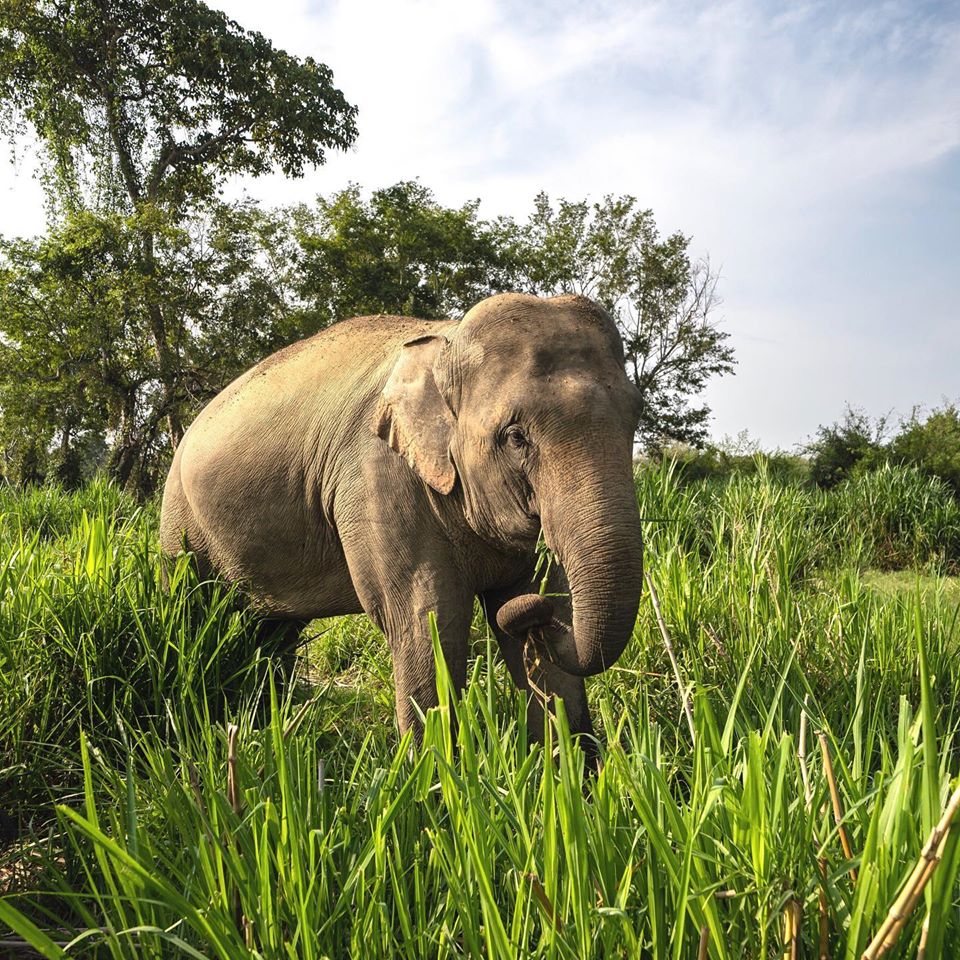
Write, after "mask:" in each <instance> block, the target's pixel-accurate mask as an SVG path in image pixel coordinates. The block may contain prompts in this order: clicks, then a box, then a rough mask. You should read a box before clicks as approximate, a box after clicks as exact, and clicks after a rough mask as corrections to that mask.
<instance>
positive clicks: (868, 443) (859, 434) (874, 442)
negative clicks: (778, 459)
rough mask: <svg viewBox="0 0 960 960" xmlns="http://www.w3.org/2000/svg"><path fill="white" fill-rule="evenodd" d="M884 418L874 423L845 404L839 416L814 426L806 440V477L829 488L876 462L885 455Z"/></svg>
mask: <svg viewBox="0 0 960 960" xmlns="http://www.w3.org/2000/svg"><path fill="white" fill-rule="evenodd" d="M886 427H887V421H886V418H885V417H881V418H880V419H879V420H877V422H876V423H874V422H872V421H871V420H870V418H869V417H868V416H867V414H866V413H864V412H863V411H862V410H857V409H856V408H854V407H850V406H848V407H847V409H846V411H845V412H844V415H843V419H842V420H840V421H838V422H837V423H834V424H831V425H830V426H826V427H825V426H820V427H818V428H817V436H816V439H815V440H813V441H812V442H811V443H809V444H808V445H807V447H806V452H807V454H808V455H809V456H810V478H811V479H812V480H813V482H814V483H815V484H816V485H817V486H818V487H823V488H824V489H829V488H830V487H834V486H836V485H837V484H838V483H840V482H841V481H843V480H846V479H847V478H848V477H850V476H853V475H854V474H855V473H858V472H860V471H862V470H868V469H871V468H872V467H876V466H879V465H880V464H881V463H882V462H883V461H884V460H885V459H886V456H885V452H884V434H885V433H886Z"/></svg>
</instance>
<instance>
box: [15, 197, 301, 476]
mask: <svg viewBox="0 0 960 960" xmlns="http://www.w3.org/2000/svg"><path fill="white" fill-rule="evenodd" d="M151 217H152V222H151V224H150V229H151V231H152V232H153V235H154V241H155V247H156V251H157V262H158V264H159V265H160V266H159V268H158V271H157V273H156V274H155V275H154V277H153V278H152V281H151V282H152V284H153V288H154V289H155V290H157V291H158V292H159V293H160V295H161V296H162V297H163V300H164V312H165V316H166V317H167V318H168V321H169V322H170V327H171V329H173V330H175V331H177V332H178V339H177V340H176V341H175V342H174V343H173V346H174V347H175V349H176V352H177V356H178V358H179V364H180V379H179V386H180V390H181V395H182V399H181V401H180V404H179V409H180V411H181V412H182V414H183V415H184V416H189V415H191V414H192V413H194V412H196V410H198V409H199V407H200V406H201V405H202V404H203V403H205V402H206V401H207V400H209V399H210V398H211V397H212V396H214V395H215V394H216V393H217V392H218V391H219V390H220V389H222V388H223V387H224V386H225V385H226V384H227V383H229V382H230V380H232V379H233V378H234V377H236V376H237V375H238V374H239V373H241V372H242V371H243V370H245V369H246V368H247V367H249V366H250V365H252V364H253V363H255V362H257V361H258V360H260V359H261V358H262V357H263V356H264V355H266V354H268V353H270V352H272V351H273V350H275V349H277V348H278V347H280V346H282V345H284V344H286V343H288V342H290V341H291V340H293V339H297V337H298V336H299V335H300V328H299V325H298V316H299V315H298V301H297V299H296V294H295V292H294V289H293V288H294V284H295V277H294V271H295V269H296V266H295V265H296V261H295V259H293V258H291V257H290V252H291V248H292V247H295V245H296V244H295V241H294V240H293V238H292V235H291V233H290V230H289V222H288V219H287V218H286V217H284V216H282V215H281V214H277V213H268V212H264V211H261V210H259V209H258V208H257V207H255V206H254V205H252V204H249V203H242V204H235V205H224V204H215V205H208V206H207V208H206V209H205V210H204V211H203V212H202V213H197V214H195V215H193V216H192V217H189V218H187V219H184V220H182V221H181V223H180V224H179V225H178V226H172V225H171V224H169V223H166V222H164V221H162V220H160V219H159V218H158V216H157V214H156V212H155V211H154V212H153V213H152V214H151ZM137 220H138V215H137V214H132V215H130V216H124V215H121V214H116V213H114V214H96V213H92V212H90V211H79V212H76V213H71V214H69V215H67V216H66V217H65V218H64V219H63V220H62V221H61V223H60V224H58V225H57V226H56V227H55V228H53V229H52V230H51V231H50V233H49V234H48V235H47V236H46V237H44V238H42V239H40V240H29V241H27V240H20V241H14V242H7V243H3V244H0V449H2V452H3V457H4V460H5V463H6V466H5V472H6V474H7V475H8V476H10V477H11V478H13V479H17V480H24V481H29V480H36V479H41V478H43V477H44V476H55V477H57V478H58V479H60V480H62V481H64V482H67V483H75V482H77V481H78V480H79V479H81V478H82V477H83V476H85V475H87V474H89V472H90V470H91V468H93V467H95V466H96V465H97V463H98V459H97V458H100V459H104V452H105V450H106V448H107V446H108V445H109V454H108V455H107V456H106V458H105V462H104V463H103V465H104V466H105V467H106V468H107V470H108V472H109V473H110V475H111V476H112V477H113V478H114V479H115V480H116V481H117V482H118V483H120V484H122V485H126V484H129V485H130V486H132V487H135V488H137V489H139V490H141V491H148V490H149V489H151V488H152V487H153V486H154V485H155V484H156V482H157V480H158V479H159V476H160V474H161V473H162V470H163V468H164V461H165V460H166V456H165V454H166V453H167V451H168V449H169V445H168V444H167V441H166V436H167V435H166V429H165V422H166V410H167V408H166V405H165V403H164V397H163V393H162V390H161V388H160V376H159V360H158V357H157V354H156V351H155V350H153V349H152V343H151V337H150V323H151V320H150V311H149V300H148V298H147V294H146V284H145V283H144V277H143V274H142V272H141V269H140V267H141V263H140V248H139V238H140V235H141V232H140V226H139V223H138V222H137Z"/></svg>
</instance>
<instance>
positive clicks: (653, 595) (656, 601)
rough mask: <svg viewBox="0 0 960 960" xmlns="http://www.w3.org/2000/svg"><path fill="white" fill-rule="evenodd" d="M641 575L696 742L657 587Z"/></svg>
mask: <svg viewBox="0 0 960 960" xmlns="http://www.w3.org/2000/svg"><path fill="white" fill-rule="evenodd" d="M643 575H644V577H645V578H646V581H647V586H648V587H649V588H650V600H651V601H652V602H653V612H654V614H655V615H656V618H657V626H659V627H660V635H661V636H662V637H663V643H664V646H665V647H666V648H667V655H668V656H669V657H670V663H671V664H672V665H673V675H674V677H675V678H676V681H677V687H678V689H679V690H680V699H681V700H682V701H683V712H684V713H685V714H686V716H687V726H688V727H689V728H690V742H691V743H696V742H697V733H696V729H695V728H694V726H693V710H692V709H691V707H690V698H689V697H688V696H687V691H686V688H685V687H684V685H683V677H682V676H681V675H680V665H679V664H678V663H677V658H676V655H675V654H674V652H673V643H672V641H671V640H670V634H669V633H668V632H667V625H666V623H664V621H663V614H662V613H661V612H660V598H659V597H658V596H657V588H656V587H655V586H654V585H653V579H652V578H651V576H650V574H649V573H648V572H647V571H646V570H644V571H643Z"/></svg>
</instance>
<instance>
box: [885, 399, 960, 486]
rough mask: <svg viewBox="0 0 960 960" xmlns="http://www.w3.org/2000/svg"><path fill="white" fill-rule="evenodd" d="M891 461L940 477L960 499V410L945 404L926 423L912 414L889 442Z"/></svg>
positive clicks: (914, 413)
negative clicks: (909, 465)
mask: <svg viewBox="0 0 960 960" xmlns="http://www.w3.org/2000/svg"><path fill="white" fill-rule="evenodd" d="M889 452H890V458H891V459H892V460H893V461H894V462H896V463H903V464H911V465H912V466H914V467H916V468H917V469H919V470H922V471H923V472H924V473H925V474H927V475H928V476H932V477H939V478H940V479H941V480H943V482H944V483H946V484H947V486H949V487H950V489H951V490H952V491H953V494H954V496H960V410H958V409H957V407H956V406H954V405H953V404H946V405H945V406H944V407H942V408H941V409H939V410H934V411H933V413H931V414H930V416H929V417H927V419H926V420H925V421H923V422H921V421H920V419H919V417H918V416H917V411H916V410H915V411H914V412H913V415H912V416H911V418H910V419H909V420H908V421H906V422H905V423H903V424H901V430H900V433H898V434H897V436H896V437H894V438H893V440H892V441H891V442H890V447H889Z"/></svg>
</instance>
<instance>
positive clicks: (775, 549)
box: [0, 468, 960, 958]
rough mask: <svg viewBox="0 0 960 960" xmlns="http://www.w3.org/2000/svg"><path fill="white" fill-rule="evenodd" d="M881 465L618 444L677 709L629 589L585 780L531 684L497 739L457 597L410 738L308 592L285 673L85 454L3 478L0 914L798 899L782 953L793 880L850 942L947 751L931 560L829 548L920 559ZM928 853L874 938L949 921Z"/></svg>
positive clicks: (458, 939) (775, 945) (408, 931)
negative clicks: (834, 470)
mask: <svg viewBox="0 0 960 960" xmlns="http://www.w3.org/2000/svg"><path fill="white" fill-rule="evenodd" d="M857 483H860V481H857ZM911 484H915V478H914V477H913V476H912V475H911V474H909V472H906V471H900V472H899V473H896V474H895V475H894V473H893V472H891V474H890V475H884V476H883V477H881V478H879V479H877V481H876V482H875V485H874V486H872V487H871V486H870V485H869V484H868V483H866V481H864V482H863V483H860V486H856V485H854V484H851V485H850V486H848V487H842V488H840V489H838V491H836V493H831V494H829V495H828V494H821V493H817V492H811V491H809V490H807V489H805V488H803V487H800V486H797V485H790V484H783V483H780V482H778V481H776V480H774V479H773V478H771V477H770V476H768V475H765V474H764V473H763V471H762V470H761V471H760V473H759V475H758V476H756V477H740V478H735V479H733V480H731V481H729V482H726V483H723V484H720V483H707V484H684V483H680V482H678V480H677V477H676V476H674V475H673V473H672V472H671V471H670V470H669V469H668V468H665V469H663V470H661V471H650V472H645V473H643V474H641V475H640V476H639V477H638V498H639V500H640V505H641V513H642V515H643V516H644V517H649V518H655V519H651V520H649V521H647V522H646V524H645V530H646V537H647V564H648V569H649V571H650V573H651V576H652V579H653V582H654V583H655V585H656V587H657V590H658V593H659V596H660V601H661V606H662V609H663V614H664V617H665V619H666V622H667V625H668V629H669V630H670V632H671V635H672V637H673V643H674V646H675V648H676V651H677V654H678V657H679V661H680V669H681V672H682V676H683V679H684V682H685V684H686V687H687V689H686V692H687V693H688V694H689V695H690V696H691V697H692V702H693V711H694V720H695V742H691V738H690V734H689V731H688V729H687V726H686V724H685V722H684V721H683V719H682V695H681V692H680V691H679V690H678V689H677V686H676V684H675V682H674V680H673V676H672V672H671V671H670V668H669V665H668V663H667V660H666V655H665V653H664V651H663V647H662V643H661V641H660V639H659V633H658V628H657V625H656V622H655V619H654V616H653V612H652V610H651V609H650V606H649V603H648V601H647V600H644V602H643V603H642V605H641V611H640V615H639V617H638V621H637V626H636V631H635V637H634V642H633V643H632V645H631V646H630V648H628V651H627V653H626V654H625V655H624V657H623V658H622V660H621V661H620V663H618V665H617V666H616V667H615V668H614V669H612V670H611V671H609V672H608V673H607V674H605V675H603V676H602V677H600V678H597V680H595V681H593V683H592V685H591V688H590V689H591V696H592V699H593V701H594V710H595V715H596V716H597V718H598V721H599V722H598V726H599V728H600V730H601V737H602V740H603V742H604V745H605V746H604V756H605V762H604V766H603V769H602V771H601V772H600V774H599V775H598V776H597V777H596V778H595V779H593V780H590V779H589V778H587V779H586V780H585V779H584V776H583V760H582V757H581V755H580V752H579V750H578V749H577V748H576V747H575V746H574V744H573V742H572V740H571V738H570V735H569V732H568V731H567V728H566V724H565V722H564V717H563V712H562V708H561V709H560V710H559V712H558V716H557V718H556V720H555V721H551V722H550V723H549V724H548V726H547V729H546V733H545V735H546V746H545V747H544V748H535V749H533V750H528V749H527V745H526V740H527V736H526V729H525V725H526V717H525V710H524V704H523V703H522V702H521V698H520V696H519V695H518V694H517V693H516V691H515V690H513V689H512V687H511V685H510V684H509V682H508V680H507V678H506V676H505V671H504V670H503V668H502V665H501V664H500V663H499V662H498V659H497V657H496V656H495V654H494V651H493V644H492V641H491V639H490V637H489V635H488V633H487V632H486V630H485V628H484V627H483V625H482V623H481V622H480V621H479V620H478V622H477V624H476V627H475V646H476V650H475V652H476V657H475V659H474V660H473V666H472V676H471V680H470V683H469V685H468V687H467V690H466V691H465V693H464V694H463V696H462V697H457V696H455V695H454V693H453V691H452V690H451V689H450V685H449V679H448V678H447V677H446V675H445V672H444V671H443V670H442V669H441V670H440V673H439V681H438V682H439V685H440V690H441V704H442V706H441V707H440V708H439V709H438V710H436V711H434V712H432V713H431V714H429V715H428V716H427V718H426V732H425V735H424V742H423V744H422V745H421V747H420V748H419V749H413V748H412V747H411V744H410V743H409V742H408V741H406V740H404V741H398V739H397V737H396V734H395V732H394V727H393V724H392V719H391V716H392V699H391V693H390V685H389V683H390V682H389V660H388V658H387V655H386V652H385V648H384V644H383V642H382V640H381V639H380V638H379V637H378V636H377V634H376V632H375V631H373V630H372V628H370V627H369V625H368V624H367V623H366V622H365V621H364V620H362V619H359V618H346V619H344V620H342V621H335V622H330V623H327V624H323V625H318V627H317V634H318V635H317V638H316V639H315V640H314V641H312V643H311V644H310V645H309V647H308V650H307V655H306V657H305V658H304V660H303V662H302V663H301V664H300V666H299V667H298V670H297V673H296V675H295V676H294V678H293V680H292V681H291V678H290V677H289V676H287V675H286V674H285V673H284V671H282V670H280V669H278V668H277V666H276V665H275V664H273V663H272V662H271V661H270V660H269V659H267V658H266V657H264V656H263V654H262V652H261V653H258V641H257V638H256V629H255V624H254V622H253V621H252V619H251V618H250V617H249V616H247V615H246V614H244V613H242V612H241V611H240V610H239V609H238V607H237V605H236V603H235V602H234V601H235V598H233V597H232V596H231V595H230V593H229V591H227V590H224V589H223V588H220V587H217V586H216V585H212V586H202V585H200V584H198V583H197V582H196V580H195V578H194V577H193V575H192V573H191V572H190V570H189V568H188V567H187V566H186V565H181V566H178V567H177V568H176V569H175V571H174V573H173V576H172V581H171V589H170V591H169V592H165V591H164V590H163V589H162V584H161V578H160V572H159V558H158V555H157V551H156V546H155V541H156V536H155V517H154V515H153V514H152V512H151V511H149V510H148V511H141V512H138V511H137V509H136V507H135V505H133V504H131V503H130V502H128V501H126V500H125V499H124V498H123V497H121V496H119V495H118V494H117V493H116V492H115V491H112V490H111V489H110V488H99V489H95V490H93V491H86V492H84V493H82V494H80V495H76V496H66V495H62V494H56V493H51V492H43V493H35V494H31V495H29V496H28V497H24V498H17V497H15V496H13V495H11V494H9V493H6V494H3V495H2V496H3V497H5V498H6V499H4V500H3V501H2V503H3V508H2V510H0V512H2V514H3V517H2V519H0V564H2V571H0V577H2V579H0V663H2V667H0V708H2V712H0V771H3V772H2V773H0V778H3V779H2V780H0V807H2V808H3V809H4V811H5V812H6V813H7V815H8V816H9V817H13V819H14V820H15V821H16V823H17V827H16V833H17V838H16V841H15V842H14V843H12V844H11V845H10V846H9V847H8V848H7V850H6V851H5V852H0V877H2V876H3V875H4V873H3V870H4V867H5V866H6V867H7V868H8V869H9V868H10V867H11V866H12V865H13V864H14V863H17V864H18V865H19V866H21V867H22V865H23V863H24V862H25V861H27V864H28V869H25V870H21V874H22V879H21V880H20V881H19V882H17V883H15V884H12V885H11V889H10V891H9V892H8V894H7V896H6V898H5V899H0V924H2V923H4V922H5V923H6V924H8V925H10V926H11V928H12V929H13V930H14V931H16V934H17V935H18V936H21V937H24V938H26V939H28V940H32V941H33V942H34V945H35V946H36V947H37V949H39V950H40V952H41V953H42V954H43V955H45V956H63V955H64V952H65V953H66V955H67V956H97V957H101V956H102V957H124V958H126V957H158V958H159V957H170V956H180V955H183V956H204V957H238V958H239V957H249V956H251V955H252V956H261V957H265V958H266V957H270V958H273V957H277V958H280V957H284V958H293V957H305V958H313V957H317V958H320V957H341V956H347V955H354V956H363V957H395V956H399V957H411V958H414V957H427V956H461V955H463V956H486V957H490V958H495V957H515V956H532V957H563V958H566V957H594V956H595V957H616V956H623V957H634V956H643V957H652V958H668V957H669V958H679V957H692V956H696V954H697V949H698V945H699V943H700V941H701V938H702V937H704V936H705V937H706V940H707V950H708V955H709V956H711V957H714V958H722V957H731V958H733V957H757V958H761V957H763V958H766V957H773V956H782V955H783V953H784V950H785V949H786V948H787V947H788V946H789V944H788V943H787V940H786V939H785V929H786V928H785V917H786V916H787V915H788V914H789V915H790V916H796V915H797V913H799V917H800V928H799V929H800V938H801V941H802V948H803V953H802V954H801V955H803V956H815V955H816V949H817V944H818V940H819V937H820V923H821V919H820V917H821V912H820V901H821V897H823V899H824V902H825V905H826V920H827V923H828V933H829V943H830V951H831V952H830V955H831V956H834V957H849V958H854V957H859V956H860V954H861V953H862V951H863V949H864V948H865V946H866V944H867V943H868V942H869V939H870V937H871V936H872V934H873V933H874V932H875V931H876V929H877V928H878V927H879V925H880V923H881V922H882V920H883V917H884V916H885V913H886V911H887V909H888V907H889V906H890V904H891V903H892V902H893V900H894V899H895V897H896V895H897V893H898V891H899V888H900V886H901V884H902V882H903V881H904V879H905V878H906V876H907V875H908V874H909V872H910V870H911V868H912V866H913V864H914V862H915V861H916V859H917V857H918V856H919V855H920V851H921V848H922V846H923V843H924V841H925V839H926V836H927V834H928V833H929V830H930V828H931V826H932V824H933V823H934V822H935V821H936V819H937V817H938V816H939V812H940V810H941V809H942V807H943V805H944V803H945V801H946V796H947V794H948V793H949V791H950V789H951V786H952V785H953V783H954V779H955V778H956V776H957V774H958V773H960V764H958V758H957V752H956V747H957V737H956V733H957V726H958V724H960V710H958V690H960V666H958V665H957V664H958V657H957V649H958V642H960V634H958V626H957V617H958V608H957V605H956V602H955V600H953V599H952V594H950V593H948V592H947V591H945V590H942V589H929V588H928V589H926V590H924V591H923V592H921V591H920V590H919V589H918V590H917V591H916V592H915V593H907V594H899V595H895V596H887V595H884V594H883V593H881V592H879V591H877V590H874V589H871V588H870V587H869V586H867V585H866V584H865V582H864V580H863V579H862V578H861V576H860V571H861V570H862V569H864V568H867V567H872V566H878V565H885V564H889V563H892V562H894V560H893V559H891V558H894V559H896V558H899V559H896V562H897V563H901V564H904V565H909V566H911V567H914V568H918V569H919V568H923V569H925V570H926V571H927V572H928V573H930V572H933V573H936V572H937V571H942V570H944V569H946V568H947V567H948V566H949V564H950V563H951V562H953V561H952V558H951V553H950V551H951V550H952V549H953V548H952V547H951V546H950V541H949V539H948V535H949V534H950V531H951V530H953V529H954V525H955V524H956V518H957V513H956V512H953V513H951V508H950V507H949V505H945V504H944V503H943V502H941V500H940V499H939V491H938V490H937V489H936V488H935V487H934V486H931V487H930V488H929V489H928V491H927V494H928V499H927V500H924V499H923V497H922V496H919V495H918V496H917V497H914V498H912V499H911V498H910V497H907V496H903V497H900V495H899V494H898V492H897V491H900V492H901V493H903V492H904V491H908V492H909V491H910V490H914V491H915V492H916V491H917V490H919V487H916V486H915V485H914V486H911ZM831 497H833V498H835V499H830V498H831ZM21 503H22V504H23V509H22V510H20V509H19V505H20V504H21ZM58 503H59V505H58ZM891 531H892V532H891ZM881 534H882V535H881ZM887 534H889V536H888V535H887ZM891 543H892V544H894V547H895V550H893V551H891V549H890V544H891ZM928 582H929V579H928ZM441 667H442V664H441ZM805 703H806V708H804V704H805ZM804 713H805V715H806V719H805V720H803V716H804ZM231 724H234V725H236V727H237V731H238V732H237V734H236V737H235V753H236V755H235V760H234V761H233V762H232V763H231V762H229V761H228V743H229V741H230V737H229V736H228V726H229V725H231ZM802 725H805V726H806V728H807V732H806V736H805V754H806V759H805V767H806V772H807V774H808V776H809V782H810V795H809V797H808V794H807V790H806V789H805V786H804V778H803V774H804V767H803V765H802V764H801V759H800V756H799V755H798V754H799V749H800V739H799V738H800V732H801V727H802ZM818 734H823V736H824V742H825V743H826V747H827V750H828V752H829V756H830V758H831V759H832V763H833V768H834V770H835V774H836V778H837V783H838V789H839V794H840V803H841V807H842V811H843V814H844V829H845V831H846V834H847V835H848V837H849V842H850V844H851V846H852V851H853V859H852V861H851V860H848V859H847V858H846V857H845V856H844V854H843V852H842V849H841V845H840V841H839V837H838V830H837V826H836V824H835V823H834V818H833V813H832V809H831V803H830V798H829V791H828V786H827V781H826V778H825V774H824V754H823V752H822V749H821V744H820V740H819V738H818V736H817V735H818ZM231 778H232V779H233V781H234V785H235V789H234V791H233V792H231V789H230V786H229V781H230V779H231ZM821 863H822V864H823V867H822V868H821ZM958 867H960V862H958V855H957V851H956V843H955V841H954V840H953V839H951V841H950V843H949V845H948V847H947V849H946V851H945V856H944V859H943V862H942V863H941V865H940V867H939V868H938V871H937V873H936V874H935V877H934V883H933V885H932V888H931V889H930V891H929V893H928V896H927V898H926V899H925V900H922V901H921V903H920V905H919V907H918V910H917V916H916V917H915V918H913V919H912V920H911V922H910V923H908V925H907V927H906V929H905V932H904V934H903V936H902V937H901V940H900V942H899V944H898V946H897V948H896V950H895V952H894V953H893V954H891V955H893V956H915V955H916V952H917V945H918V941H919V938H920V936H921V925H922V924H923V922H924V919H925V918H928V919H927V937H928V940H927V954H926V956H927V957H928V958H929V957H933V956H938V955H939V956H945V957H946V956H953V955H956V953H957V951H958V950H960V913H958V890H957V872H958ZM852 870H856V872H857V879H856V880H854V879H853V876H852ZM704 930H706V933H704ZM66 944H70V946H65V945H66Z"/></svg>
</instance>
